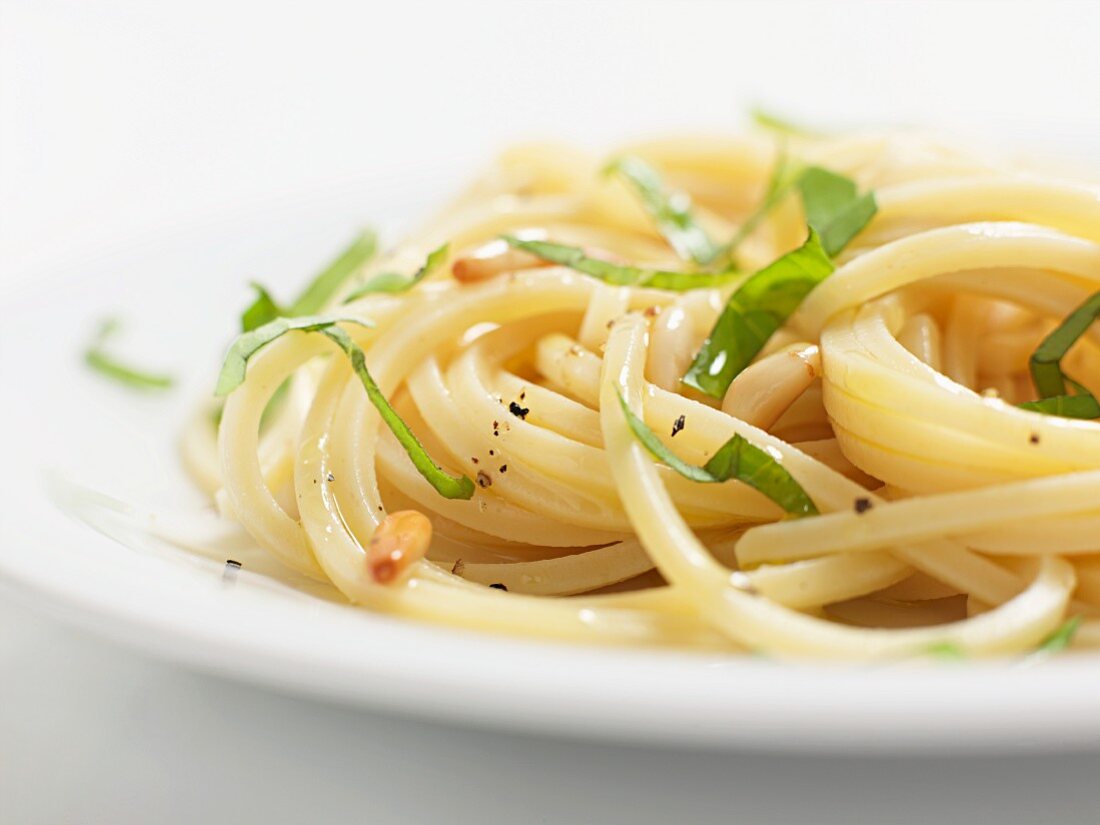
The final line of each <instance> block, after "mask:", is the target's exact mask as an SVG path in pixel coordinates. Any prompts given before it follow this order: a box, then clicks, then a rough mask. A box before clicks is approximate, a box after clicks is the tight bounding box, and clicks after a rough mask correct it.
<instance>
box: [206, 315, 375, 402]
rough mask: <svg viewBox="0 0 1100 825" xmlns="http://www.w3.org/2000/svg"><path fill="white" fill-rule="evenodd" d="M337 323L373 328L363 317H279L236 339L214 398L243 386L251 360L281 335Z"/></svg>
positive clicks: (219, 377)
mask: <svg viewBox="0 0 1100 825" xmlns="http://www.w3.org/2000/svg"><path fill="white" fill-rule="evenodd" d="M336 323H347V324H358V325H359V326H364V327H369V326H373V324H372V323H371V322H370V321H366V320H363V319H361V318H345V317H339V316H332V315H307V316H303V317H301V318H276V319H275V320H274V321H270V322H268V323H266V324H264V325H263V326H262V327H259V328H257V329H254V330H250V331H249V332H245V333H243V334H241V335H239V336H237V340H236V341H234V342H233V344H232V346H230V347H229V352H227V353H226V355H225V362H224V363H223V364H222V371H221V373H220V374H219V375H218V385H217V387H216V388H215V390H214V393H215V395H229V393H231V392H233V390H235V389H237V387H239V386H240V385H241V384H243V383H244V377H245V373H246V371H247V367H248V360H249V359H250V358H251V357H252V356H253V355H255V354H256V353H257V352H259V351H260V350H261V349H263V348H264V347H266V346H267V345H268V344H270V343H271V342H272V341H274V340H275V339H276V338H278V337H279V336H281V335H285V334H286V333H288V332H290V331H292V330H299V331H301V332H316V331H318V330H321V329H324V328H325V327H330V326H332V325H333V324H336Z"/></svg>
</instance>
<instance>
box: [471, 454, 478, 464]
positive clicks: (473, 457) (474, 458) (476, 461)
mask: <svg viewBox="0 0 1100 825" xmlns="http://www.w3.org/2000/svg"><path fill="white" fill-rule="evenodd" d="M470 461H472V462H474V464H477V463H478V460H477V456H470Z"/></svg>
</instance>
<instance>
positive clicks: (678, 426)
mask: <svg viewBox="0 0 1100 825" xmlns="http://www.w3.org/2000/svg"><path fill="white" fill-rule="evenodd" d="M685 419H686V416H683V415H681V416H680V417H679V418H677V419H676V420H675V421H673V422H672V437H673V438H675V437H676V433H678V432H680V430H682V429H684V421H685Z"/></svg>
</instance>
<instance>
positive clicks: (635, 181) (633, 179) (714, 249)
mask: <svg viewBox="0 0 1100 825" xmlns="http://www.w3.org/2000/svg"><path fill="white" fill-rule="evenodd" d="M604 173H605V174H615V173H617V174H620V175H622V176H623V177H624V178H625V179H626V180H627V181H628V182H629V183H630V184H631V185H632V186H633V187H634V190H635V191H636V192H637V193H638V197H639V198H641V201H642V205H643V206H644V207H645V210H646V211H647V212H648V213H649V214H650V216H651V217H652V218H653V220H654V221H655V222H656V224H657V229H658V231H660V233H661V235H662V236H664V239H665V240H666V241H668V242H669V245H670V246H671V247H672V248H673V249H674V250H676V254H677V255H679V256H680V257H681V258H683V259H685V260H691V261H694V262H695V263H697V264H699V265H701V266H705V265H706V264H709V263H710V262H711V261H713V260H714V259H715V258H716V257H717V256H718V253H719V252H721V247H720V246H719V245H718V244H716V243H714V241H712V240H711V238H710V236H709V235H707V233H706V232H705V231H704V230H703V228H702V227H701V226H700V225H699V223H698V221H696V219H695V216H694V215H693V214H692V212H691V198H690V197H689V196H688V195H687V193H685V192H669V191H666V190H665V187H664V183H663V181H662V180H661V176H660V174H659V173H658V172H657V170H656V169H654V168H653V167H652V166H650V165H649V164H648V163H646V162H645V161H644V160H642V159H641V158H639V157H635V156H633V155H626V156H624V157H621V158H618V159H616V160H613V161H612V162H611V163H609V164H608V165H607V167H606V168H605V169H604Z"/></svg>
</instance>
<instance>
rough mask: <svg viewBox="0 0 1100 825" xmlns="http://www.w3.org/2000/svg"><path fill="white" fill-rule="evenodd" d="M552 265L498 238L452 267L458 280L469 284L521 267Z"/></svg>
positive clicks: (515, 270) (516, 270)
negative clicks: (513, 247)
mask: <svg viewBox="0 0 1100 825" xmlns="http://www.w3.org/2000/svg"><path fill="white" fill-rule="evenodd" d="M550 265H551V264H550V262H549V261H544V260H543V259H542V258H539V257H536V256H535V255H532V254H531V253H530V252H524V251H523V250H522V249H512V248H511V247H510V246H508V244H507V243H506V242H505V241H502V240H496V241H490V242H489V243H487V244H485V245H484V246H480V247H478V248H477V249H475V250H474V251H473V252H472V253H471V254H469V255H466V256H465V257H462V258H459V259H458V260H457V261H455V262H454V266H452V267H451V274H452V275H454V277H455V280H456V281H462V283H464V284H468V283H473V282H474V281H485V280H488V279H489V278H495V277H496V276H497V275H503V274H505V273H506V272H518V271H519V270H521V269H534V268H535V267H539V266H550Z"/></svg>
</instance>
